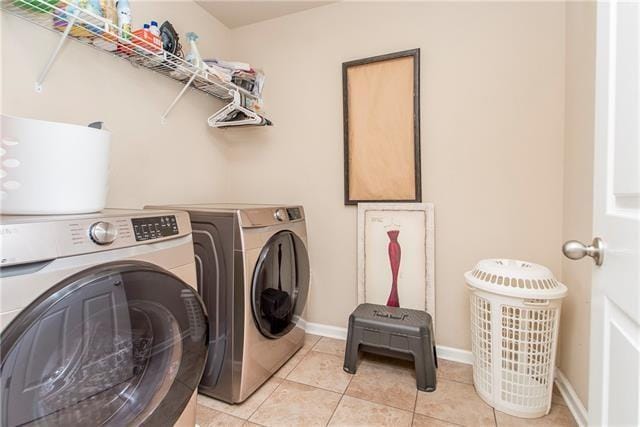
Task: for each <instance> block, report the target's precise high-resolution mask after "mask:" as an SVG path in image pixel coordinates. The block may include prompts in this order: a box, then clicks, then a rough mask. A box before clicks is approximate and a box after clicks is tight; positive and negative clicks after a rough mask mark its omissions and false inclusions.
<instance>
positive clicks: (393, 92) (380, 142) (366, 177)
mask: <svg viewBox="0 0 640 427" xmlns="http://www.w3.org/2000/svg"><path fill="white" fill-rule="evenodd" d="M342 92H343V116H344V117H343V121H344V203H345V205H355V204H357V203H360V202H420V201H421V200H422V194H421V178H420V49H413V50H406V51H403V52H396V53H390V54H388V55H382V56H374V57H371V58H365V59H359V60H356V61H350V62H345V63H343V64H342Z"/></svg>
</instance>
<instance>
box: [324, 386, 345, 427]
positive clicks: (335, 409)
mask: <svg viewBox="0 0 640 427" xmlns="http://www.w3.org/2000/svg"><path fill="white" fill-rule="evenodd" d="M345 391H346V390H345ZM344 396H345V394H344V393H342V395H341V396H340V400H338V404H337V405H336V407H335V408H333V412H331V416H330V417H329V420H328V421H327V423H326V424H325V426H328V425H329V424H330V423H331V420H332V419H333V416H334V415H335V414H336V411H337V410H338V406H340V403H342V399H344Z"/></svg>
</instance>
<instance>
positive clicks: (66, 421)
mask: <svg viewBox="0 0 640 427" xmlns="http://www.w3.org/2000/svg"><path fill="white" fill-rule="evenodd" d="M0 245H1V248H2V249H1V250H2V257H1V262H0V275H1V278H2V281H1V282H0V328H1V330H2V332H1V336H0V377H1V387H2V393H1V402H0V425H3V426H16V425H68V426H76V425H78V426H80V425H81V426H89V425H114V426H125V425H126V426H129V425H140V424H145V425H153V426H171V425H179V426H190V427H192V426H193V425H194V424H195V409H196V398H195V397H196V389H197V386H198V383H199V381H200V377H201V374H202V372H203V369H204V364H205V360H206V356H207V335H208V331H207V318H206V311H205V307H204V304H203V303H202V300H201V298H200V297H199V295H198V294H197V292H196V289H195V285H196V273H195V263H194V259H193V244H192V239H191V225H190V222H189V217H188V214H186V213H184V212H174V211H167V210H162V211H142V210H138V211H126V210H107V211H104V212H101V213H96V214H87V215H66V216H35V217H34V216H31V217H30V216H2V217H0Z"/></svg>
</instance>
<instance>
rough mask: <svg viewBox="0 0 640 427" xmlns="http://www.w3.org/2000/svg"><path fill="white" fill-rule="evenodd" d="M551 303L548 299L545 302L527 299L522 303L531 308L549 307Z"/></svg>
mask: <svg viewBox="0 0 640 427" xmlns="http://www.w3.org/2000/svg"><path fill="white" fill-rule="evenodd" d="M549 302H550V301H549V300H548V299H545V300H536V299H534V300H527V299H526V300H524V301H522V303H523V304H524V305H528V306H530V307H546V306H548V305H549Z"/></svg>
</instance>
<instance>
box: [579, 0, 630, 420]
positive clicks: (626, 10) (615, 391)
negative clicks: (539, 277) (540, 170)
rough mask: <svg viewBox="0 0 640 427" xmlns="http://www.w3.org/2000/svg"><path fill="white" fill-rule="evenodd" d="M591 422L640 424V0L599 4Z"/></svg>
mask: <svg viewBox="0 0 640 427" xmlns="http://www.w3.org/2000/svg"><path fill="white" fill-rule="evenodd" d="M597 7H598V18H597V19H598V21H597V23H598V33H597V50H596V58H597V59H596V61H597V62H596V118H595V121H596V129H595V135H596V136H595V137H596V141H595V156H594V159H595V163H594V236H599V237H601V238H602V240H603V241H604V245H605V249H604V260H603V263H602V266H600V267H594V270H593V285H592V286H593V288H592V295H591V296H592V299H591V353H590V358H591V361H590V378H589V424H590V425H594V426H601V425H603V426H604V425H609V426H638V425H640V250H639V249H638V245H639V244H640V236H639V235H640V172H639V168H640V159H639V157H640V2H638V1H637V0H632V1H628V0H627V1H624V2H623V1H615V0H614V1H610V2H606V3H605V2H602V3H599V4H598V6H597Z"/></svg>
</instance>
